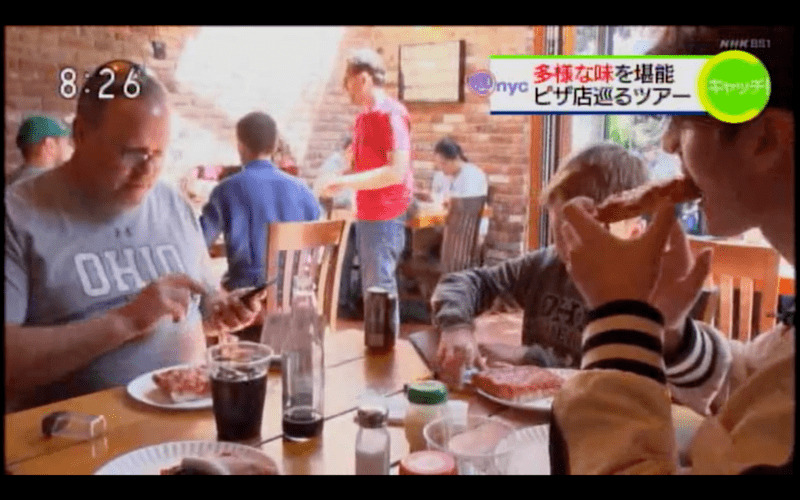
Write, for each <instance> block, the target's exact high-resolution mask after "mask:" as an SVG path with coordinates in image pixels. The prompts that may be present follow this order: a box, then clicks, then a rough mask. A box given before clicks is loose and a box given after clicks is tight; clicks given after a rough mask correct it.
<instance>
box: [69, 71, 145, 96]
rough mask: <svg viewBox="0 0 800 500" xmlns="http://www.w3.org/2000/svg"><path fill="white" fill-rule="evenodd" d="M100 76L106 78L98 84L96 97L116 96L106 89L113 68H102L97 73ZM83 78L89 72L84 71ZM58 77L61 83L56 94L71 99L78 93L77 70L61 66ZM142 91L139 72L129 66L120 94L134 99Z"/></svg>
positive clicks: (112, 74)
mask: <svg viewBox="0 0 800 500" xmlns="http://www.w3.org/2000/svg"><path fill="white" fill-rule="evenodd" d="M98 74H99V75H100V76H101V77H104V78H106V80H105V82H104V83H103V84H102V85H100V88H99V89H98V91H97V98H98V99H114V98H115V97H118V96H116V95H114V93H113V92H109V91H108V89H109V87H111V86H112V85H113V84H114V75H115V74H114V70H112V69H111V68H103V69H101V70H100V71H99V73H98ZM84 78H86V79H88V78H89V73H88V72H87V73H84ZM58 79H59V81H60V82H61V84H60V85H59V86H58V94H59V95H60V96H61V97H63V98H64V99H73V98H74V97H75V96H76V95H78V92H79V90H80V89H79V88H78V72H77V71H76V70H75V68H72V67H69V66H67V67H66V68H63V69H62V70H61V71H59V73H58ZM89 91H90V89H89V88H88V87H86V88H85V89H84V92H87V93H88V92H89ZM141 91H142V86H141V85H140V84H139V74H138V71H137V68H131V70H130V71H129V72H128V76H127V77H126V78H125V83H124V85H123V86H122V95H123V96H125V97H127V98H128V99H135V98H136V97H139V93H140V92H141Z"/></svg>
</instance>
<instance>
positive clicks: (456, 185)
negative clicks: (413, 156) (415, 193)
mask: <svg viewBox="0 0 800 500" xmlns="http://www.w3.org/2000/svg"><path fill="white" fill-rule="evenodd" d="M433 152H434V161H435V163H436V173H435V174H434V175H433V182H432V184H431V194H432V197H433V199H434V201H435V202H443V201H444V200H446V199H448V198H451V197H452V198H465V197H469V196H486V194H487V192H488V191H489V185H488V182H487V180H486V174H485V173H483V170H481V169H480V168H478V167H477V166H475V165H474V164H472V163H470V162H469V160H467V157H466V156H464V151H462V149H461V146H460V145H459V144H458V143H457V142H456V141H454V140H453V139H451V138H449V137H445V138H444V139H442V140H440V141H439V142H437V143H436V146H434V148H433Z"/></svg>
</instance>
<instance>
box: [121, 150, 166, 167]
mask: <svg viewBox="0 0 800 500" xmlns="http://www.w3.org/2000/svg"><path fill="white" fill-rule="evenodd" d="M121 156H122V159H121V163H122V165H123V166H125V168H134V167H138V166H139V165H143V164H145V163H147V162H149V161H152V162H153V163H154V164H156V165H161V162H163V161H164V153H163V152H161V151H152V152H150V151H146V150H143V149H123V150H122V154H121Z"/></svg>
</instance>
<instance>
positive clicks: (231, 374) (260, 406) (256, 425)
mask: <svg viewBox="0 0 800 500" xmlns="http://www.w3.org/2000/svg"><path fill="white" fill-rule="evenodd" d="M207 357H208V370H209V377H210V379H211V399H212V401H213V405H214V420H215V421H216V423H217V439H219V440H220V441H251V440H253V439H255V438H258V437H259V436H260V435H261V418H262V416H263V414H264V399H265V398H266V395H267V372H268V371H269V365H270V361H271V360H272V357H273V350H272V348H271V347H270V346H268V345H265V344H259V343H257V342H246V341H241V342H225V343H221V344H217V345H215V346H211V347H209V348H208V351H207Z"/></svg>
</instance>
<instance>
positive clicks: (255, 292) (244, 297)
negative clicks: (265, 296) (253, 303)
mask: <svg viewBox="0 0 800 500" xmlns="http://www.w3.org/2000/svg"><path fill="white" fill-rule="evenodd" d="M277 281H278V278H273V279H271V280H269V281H267V282H266V283H264V284H263V285H260V286H257V287H255V288H253V289H252V290H250V291H249V292H247V293H245V294H244V295H242V296H241V297H239V300H240V301H242V302H243V303H245V304H247V303H248V302H250V299H252V298H253V297H255V296H256V295H258V294H259V293H261V292H262V291H264V289H265V288H267V287H268V286H272V285H274V284H275V283H276V282H277Z"/></svg>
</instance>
